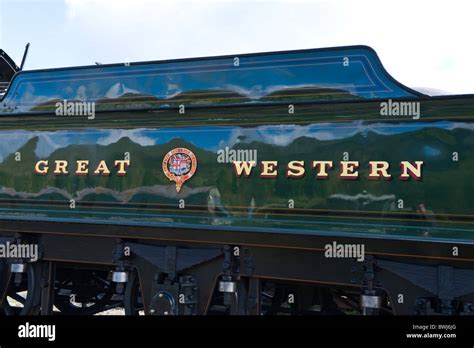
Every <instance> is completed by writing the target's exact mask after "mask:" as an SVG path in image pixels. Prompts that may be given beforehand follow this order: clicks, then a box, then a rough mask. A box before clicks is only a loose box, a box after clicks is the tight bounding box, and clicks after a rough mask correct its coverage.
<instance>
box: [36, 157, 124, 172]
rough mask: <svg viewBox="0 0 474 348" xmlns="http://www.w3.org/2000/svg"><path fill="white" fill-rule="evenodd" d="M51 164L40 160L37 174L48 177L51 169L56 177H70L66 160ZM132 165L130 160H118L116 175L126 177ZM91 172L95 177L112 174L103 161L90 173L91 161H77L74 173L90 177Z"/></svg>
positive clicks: (116, 162) (115, 163)
mask: <svg viewBox="0 0 474 348" xmlns="http://www.w3.org/2000/svg"><path fill="white" fill-rule="evenodd" d="M51 162H52V163H51V167H52V168H50V162H49V161H48V160H40V161H38V162H36V165H35V170H34V172H35V174H38V175H46V174H48V173H49V172H50V169H52V170H53V174H54V175H68V174H69V172H70V169H69V162H68V161H65V160H55V161H51ZM129 165H130V160H116V161H114V165H113V166H114V167H115V168H117V170H116V175H117V176H124V175H127V167H128V166H129ZM89 172H92V174H93V175H99V176H110V175H111V172H110V169H109V165H107V162H106V161H104V160H102V161H100V162H99V164H97V166H94V167H93V168H92V169H91V170H90V171H89V161H88V160H77V161H76V162H75V166H74V170H73V173H74V174H75V175H78V176H84V175H89Z"/></svg>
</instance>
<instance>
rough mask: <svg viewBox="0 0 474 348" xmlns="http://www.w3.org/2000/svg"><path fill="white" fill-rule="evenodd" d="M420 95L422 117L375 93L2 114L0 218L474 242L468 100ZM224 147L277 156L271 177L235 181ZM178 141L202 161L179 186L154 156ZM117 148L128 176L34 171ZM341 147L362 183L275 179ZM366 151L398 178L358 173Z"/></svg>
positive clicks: (114, 154) (472, 113)
mask: <svg viewBox="0 0 474 348" xmlns="http://www.w3.org/2000/svg"><path fill="white" fill-rule="evenodd" d="M419 101H420V103H421V118H420V119H419V120H413V119H411V118H409V117H395V116H393V117H382V116H380V101H375V102H351V103H339V104H305V105H296V109H295V114H288V107H287V106H286V105H281V106H252V107H234V108H210V109H209V108H207V109H189V110H187V112H186V114H185V115H180V114H179V113H178V111H177V110H160V111H154V112H146V111H127V112H115V113H97V115H96V118H95V119H93V120H87V118H85V117H79V116H62V117H60V116H55V115H28V114H24V115H9V116H3V117H1V118H0V137H1V141H2V145H1V147H0V149H1V163H0V207H1V209H0V214H1V215H2V218H5V219H32V220H54V221H80V222H94V223H106V224H107V223H118V224H122V225H133V224H145V225H151V226H168V225H169V226H171V227H198V228H208V229H213V228H219V229H229V230H231V229H237V230H250V231H254V232H255V233H258V232H265V231H274V232H282V233H309V234H327V233H333V234H345V233H348V234H358V235H361V236H362V235H367V234H369V235H373V236H380V237H384V236H385V237H389V236H390V237H400V238H408V237H410V238H411V237H416V238H421V239H450V240H454V239H456V240H459V239H462V240H474V235H473V233H474V228H473V224H474V219H473V216H474V199H473V197H474V184H473V179H472V175H473V173H474V124H473V122H472V121H473V118H474V97H452V98H433V99H429V98H425V99H420V100H419ZM225 146H229V147H230V148H234V149H249V150H257V156H258V161H261V160H277V161H279V162H280V163H282V166H281V167H280V168H279V169H280V175H279V176H278V178H277V179H275V180H271V179H262V178H260V177H258V175H256V174H259V168H255V170H257V171H256V172H255V173H253V174H252V175H251V176H250V177H249V178H236V176H235V174H234V171H233V168H232V164H230V163H219V162H218V161H217V157H218V155H217V150H218V149H222V148H225ZM176 147H187V148H188V149H190V150H192V151H193V152H194V153H195V154H196V156H197V159H198V169H197V172H196V174H195V175H194V176H193V177H192V178H191V180H189V181H188V182H186V183H185V185H184V186H183V189H182V191H181V192H180V193H177V192H176V190H175V187H174V183H171V182H169V180H168V179H167V178H166V177H165V175H164V174H163V171H162V168H161V161H162V159H163V157H164V155H165V154H166V153H167V152H168V151H170V150H171V149H173V148H176ZM18 153H19V154H20V155H21V160H20V161H18V160H17V158H15V156H16V155H15V154H18ZM125 153H129V154H130V161H131V165H130V167H129V168H128V170H127V175H126V176H125V177H116V176H114V175H112V176H111V177H97V176H92V175H89V176H74V175H69V176H54V175H52V174H48V175H46V176H38V175H35V174H34V173H33V168H34V164H35V163H36V161H37V160H39V159H48V160H50V161H53V160H55V159H61V160H68V161H70V162H71V163H73V162H74V161H75V160H78V159H87V160H90V161H91V167H93V166H94V165H96V164H97V163H98V162H99V161H100V160H106V161H107V162H108V163H112V162H113V160H115V159H122V158H123V157H124V154H125ZM344 153H348V155H349V158H350V159H351V160H358V161H360V163H361V169H360V179H359V180H357V181H345V180H341V179H339V178H338V176H337V170H333V171H331V174H330V178H329V179H328V180H324V181H322V180H316V179H315V178H314V177H313V175H314V172H313V171H312V170H310V168H309V165H307V172H306V175H305V177H304V178H302V179H287V178H285V176H284V173H285V168H284V164H286V163H287V162H288V161H290V160H305V161H306V162H308V163H309V162H310V161H311V160H333V161H335V162H338V161H340V160H342V159H343V156H344ZM454 153H457V155H458V160H457V161H454V160H453V154H454ZM369 160H385V161H388V162H389V163H390V164H391V170H392V174H393V175H394V180H392V181H369V180H367V179H366V176H367V171H368V170H367V163H368V161H369ZM401 160H408V161H415V160H422V161H424V163H425V165H424V168H423V181H421V182H415V181H407V182H401V181H399V180H398V179H397V176H398V175H399V174H400V171H399V168H398V163H399V162H400V161H401ZM71 169H72V168H71ZM112 172H113V170H112ZM70 199H74V200H75V202H76V207H75V208H74V209H71V208H70ZM180 199H184V203H185V207H184V208H183V209H181V208H180V206H179V203H180ZM289 200H292V201H293V202H294V208H293V209H289V208H288V204H289ZM400 200H402V201H403V204H400Z"/></svg>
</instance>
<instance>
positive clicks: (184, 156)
mask: <svg viewBox="0 0 474 348" xmlns="http://www.w3.org/2000/svg"><path fill="white" fill-rule="evenodd" d="M196 169H197V159H196V156H195V155H194V153H193V152H192V151H191V150H188V149H186V148H184V147H178V148H176V149H173V150H171V151H170V152H168V153H167V154H166V155H165V157H164V158H163V172H164V173H165V175H166V177H167V178H168V179H170V180H171V181H174V182H175V183H176V191H177V192H179V191H181V186H183V184H184V182H185V181H187V180H189V179H191V177H192V176H193V175H194V173H195V172H196Z"/></svg>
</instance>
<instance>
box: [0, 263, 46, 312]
mask: <svg viewBox="0 0 474 348" xmlns="http://www.w3.org/2000/svg"><path fill="white" fill-rule="evenodd" d="M41 272H42V265H41V264H40V263H39V262H34V263H29V264H28V265H27V268H26V272H25V273H16V274H11V276H10V280H9V283H8V290H7V293H6V297H5V300H4V301H3V303H2V307H3V312H4V313H5V314H6V315H35V314H38V313H39V310H40V301H41V283H40V281H41Z"/></svg>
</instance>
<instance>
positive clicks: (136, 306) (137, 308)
mask: <svg viewBox="0 0 474 348" xmlns="http://www.w3.org/2000/svg"><path fill="white" fill-rule="evenodd" d="M123 304H124V307H125V315H140V314H142V313H143V301H142V293H141V289H140V282H139V280H138V274H137V272H131V273H130V276H129V279H128V282H127V285H126V287H125V296H124V301H123Z"/></svg>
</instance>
